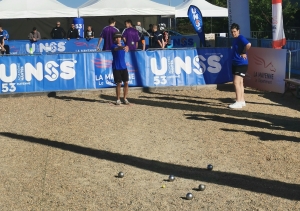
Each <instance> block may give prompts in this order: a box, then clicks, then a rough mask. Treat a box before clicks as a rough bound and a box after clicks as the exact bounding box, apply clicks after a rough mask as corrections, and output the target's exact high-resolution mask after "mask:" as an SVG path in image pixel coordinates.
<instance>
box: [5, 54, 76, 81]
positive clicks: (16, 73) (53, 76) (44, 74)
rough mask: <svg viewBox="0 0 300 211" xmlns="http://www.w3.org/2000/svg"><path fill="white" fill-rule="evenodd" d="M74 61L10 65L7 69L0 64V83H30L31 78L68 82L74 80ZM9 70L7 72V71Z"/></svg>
mask: <svg viewBox="0 0 300 211" xmlns="http://www.w3.org/2000/svg"><path fill="white" fill-rule="evenodd" d="M76 63H77V61H76V60H71V59H70V60H63V61H62V62H60V63H57V62H56V61H48V62H46V63H44V64H43V63H42V62H37V63H35V64H32V63H25V64H20V63H11V64H10V65H9V67H8V65H7V66H6V65H5V64H0V81H2V82H3V83H11V82H14V81H16V80H17V81H18V82H22V81H23V82H24V81H25V82H31V81H32V80H33V78H34V79H35V80H37V81H42V80H43V79H44V78H45V79H47V80H48V81H56V80H57V79H58V78H61V79H64V80H70V79H73V78H75V75H76V70H75V64H76ZM7 68H9V71H7Z"/></svg>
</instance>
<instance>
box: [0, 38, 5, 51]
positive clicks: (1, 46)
mask: <svg viewBox="0 0 300 211" xmlns="http://www.w3.org/2000/svg"><path fill="white" fill-rule="evenodd" d="M5 51H6V49H5V47H4V37H3V36H0V52H1V54H4V52H5Z"/></svg>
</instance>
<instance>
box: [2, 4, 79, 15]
mask: <svg viewBox="0 0 300 211" xmlns="http://www.w3.org/2000/svg"><path fill="white" fill-rule="evenodd" d="M77 16H78V11H77V9H75V8H71V7H67V6H65V5H64V4H62V3H60V2H58V1H56V0H1V1H0V19H18V18H56V17H77Z"/></svg>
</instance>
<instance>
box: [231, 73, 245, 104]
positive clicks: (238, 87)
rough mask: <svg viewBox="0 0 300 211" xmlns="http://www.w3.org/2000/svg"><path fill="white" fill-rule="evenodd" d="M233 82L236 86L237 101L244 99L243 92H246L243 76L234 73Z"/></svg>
mask: <svg viewBox="0 0 300 211" xmlns="http://www.w3.org/2000/svg"><path fill="white" fill-rule="evenodd" d="M233 84H234V88H235V95H236V101H237V102H241V101H243V92H244V85H243V78H242V77H241V76H239V75H234V79H233Z"/></svg>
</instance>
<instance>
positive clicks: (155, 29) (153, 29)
mask: <svg viewBox="0 0 300 211" xmlns="http://www.w3.org/2000/svg"><path fill="white" fill-rule="evenodd" d="M152 31H154V32H156V31H157V25H156V24H154V25H152Z"/></svg>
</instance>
